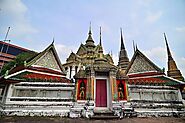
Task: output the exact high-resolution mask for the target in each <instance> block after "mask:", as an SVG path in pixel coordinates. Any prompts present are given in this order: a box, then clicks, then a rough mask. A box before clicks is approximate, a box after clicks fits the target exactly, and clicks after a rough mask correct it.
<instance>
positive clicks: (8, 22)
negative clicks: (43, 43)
mask: <svg viewBox="0 0 185 123" xmlns="http://www.w3.org/2000/svg"><path fill="white" fill-rule="evenodd" d="M27 11H28V8H27V7H26V6H25V4H24V3H23V2H22V1H21V0H1V1H0V18H1V24H2V27H1V28H0V33H1V34H5V30H6V28H7V27H9V26H10V27H11V32H10V36H11V37H14V38H15V37H16V38H24V39H28V38H29V37H30V35H31V34H33V33H37V32H38V30H37V29H35V28H34V27H33V26H32V25H31V24H30V22H29V19H28V17H27V16H26V14H27Z"/></svg>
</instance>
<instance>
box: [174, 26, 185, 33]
mask: <svg viewBox="0 0 185 123" xmlns="http://www.w3.org/2000/svg"><path fill="white" fill-rule="evenodd" d="M175 30H176V31H177V32H185V26H183V27H177V28H176V29H175Z"/></svg>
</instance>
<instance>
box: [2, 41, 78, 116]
mask: <svg viewBox="0 0 185 123" xmlns="http://www.w3.org/2000/svg"><path fill="white" fill-rule="evenodd" d="M73 90H74V83H71V81H70V80H69V79H67V78H66V74H65V71H64V69H63V67H62V65H61V63H60V60H59V58H58V55H57V52H56V50H55V47H54V44H53V43H52V44H51V45H49V46H48V47H47V48H46V49H45V50H44V51H42V52H40V53H35V54H34V55H33V56H32V57H28V58H26V60H25V61H23V64H20V65H17V66H15V67H13V68H11V69H10V70H7V71H6V73H5V74H4V75H3V76H2V77H1V78H0V94H1V95H0V106H1V108H0V109H1V115H8V116H11V115H18V116H25V115H30V116H35V115H36V116H58V115H60V116H67V115H68V112H69V111H70V106H72V105H73Z"/></svg>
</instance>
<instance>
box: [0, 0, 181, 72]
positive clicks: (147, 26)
mask: <svg viewBox="0 0 185 123" xmlns="http://www.w3.org/2000/svg"><path fill="white" fill-rule="evenodd" d="M90 22H91V26H92V33H93V39H94V41H95V44H98V43H99V33H100V32H99V28H100V26H101V28H102V44H103V48H104V53H110V52H112V55H113V60H114V63H115V65H117V62H118V53H119V50H120V28H122V29H123V35H124V43H125V46H126V49H127V53H128V56H129V59H131V58H132V56H133V40H134V42H135V43H136V44H137V46H138V49H139V50H140V51H141V52H143V53H144V54H145V55H146V56H147V57H148V58H149V59H150V60H152V61H153V62H154V63H155V64H156V65H157V66H159V67H160V68H163V67H164V68H165V70H167V53H166V47H165V42H164V36H163V33H164V32H165V33H166V35H167V39H168V43H169V46H170V49H171V52H172V55H173V58H174V59H175V61H176V63H177V66H178V68H179V69H180V70H181V72H182V74H183V75H184V76H185V53H184V51H185V49H184V46H185V0H0V40H4V39H5V34H6V32H7V29H8V27H11V29H10V32H9V35H8V39H10V40H11V43H12V44H16V45H19V46H21V47H24V48H28V49H31V50H34V51H37V52H41V51H42V50H44V49H45V48H46V47H47V46H48V45H50V44H51V42H52V41H53V38H54V40H55V47H56V49H57V52H58V54H59V57H60V59H61V62H62V63H65V60H66V58H67V57H68V56H69V54H70V53H71V52H76V51H77V49H78V47H79V46H80V44H81V43H85V41H86V39H87V34H88V30H89V25H90Z"/></svg>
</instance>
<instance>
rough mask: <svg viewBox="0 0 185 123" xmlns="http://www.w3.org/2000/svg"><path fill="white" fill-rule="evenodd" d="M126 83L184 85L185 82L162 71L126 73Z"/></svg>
mask: <svg viewBox="0 0 185 123" xmlns="http://www.w3.org/2000/svg"><path fill="white" fill-rule="evenodd" d="M128 76H129V80H128V84H131V85H166V86H181V85H182V86H185V83H183V82H181V81H179V80H176V79H173V78H171V77H168V76H166V75H164V74H163V73H160V74H159V73H157V72H147V73H141V74H132V75H128Z"/></svg>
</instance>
